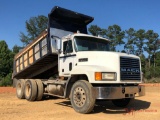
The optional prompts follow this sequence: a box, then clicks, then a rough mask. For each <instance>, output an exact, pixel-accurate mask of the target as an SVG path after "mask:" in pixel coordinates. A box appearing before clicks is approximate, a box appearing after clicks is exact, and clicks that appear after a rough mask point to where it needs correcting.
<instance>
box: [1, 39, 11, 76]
mask: <svg viewBox="0 0 160 120" xmlns="http://www.w3.org/2000/svg"><path fill="white" fill-rule="evenodd" d="M12 62H13V54H12V52H11V50H9V48H8V45H7V43H6V42H5V41H4V40H3V41H0V76H1V77H5V76H6V75H7V74H8V73H10V72H11V68H12Z"/></svg>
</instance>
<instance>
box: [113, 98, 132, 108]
mask: <svg viewBox="0 0 160 120" xmlns="http://www.w3.org/2000/svg"><path fill="white" fill-rule="evenodd" d="M130 101H131V98H123V99H115V100H112V103H113V104H114V105H115V106H117V107H126V106H127V105H128V104H129V103H130Z"/></svg>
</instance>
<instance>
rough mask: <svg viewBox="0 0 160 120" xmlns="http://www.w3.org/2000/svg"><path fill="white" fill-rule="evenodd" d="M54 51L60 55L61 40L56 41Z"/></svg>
mask: <svg viewBox="0 0 160 120" xmlns="http://www.w3.org/2000/svg"><path fill="white" fill-rule="evenodd" d="M55 42H56V51H57V52H58V53H61V52H62V51H61V39H56V41H55Z"/></svg>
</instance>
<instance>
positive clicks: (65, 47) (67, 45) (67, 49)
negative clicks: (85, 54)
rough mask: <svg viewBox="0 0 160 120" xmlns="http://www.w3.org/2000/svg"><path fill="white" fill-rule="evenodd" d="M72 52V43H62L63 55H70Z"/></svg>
mask: <svg viewBox="0 0 160 120" xmlns="http://www.w3.org/2000/svg"><path fill="white" fill-rule="evenodd" d="M72 52H73V47H72V41H71V40H69V41H65V42H63V54H66V53H72Z"/></svg>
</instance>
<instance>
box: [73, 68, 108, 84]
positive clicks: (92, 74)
mask: <svg viewBox="0 0 160 120" xmlns="http://www.w3.org/2000/svg"><path fill="white" fill-rule="evenodd" d="M103 71H106V70H105V67H103V66H96V65H95V66H93V65H81V66H75V67H74V68H73V69H72V71H71V75H80V74H85V75H87V77H88V80H89V82H90V83H93V82H94V81H95V72H103Z"/></svg>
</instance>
